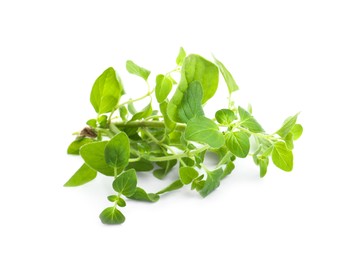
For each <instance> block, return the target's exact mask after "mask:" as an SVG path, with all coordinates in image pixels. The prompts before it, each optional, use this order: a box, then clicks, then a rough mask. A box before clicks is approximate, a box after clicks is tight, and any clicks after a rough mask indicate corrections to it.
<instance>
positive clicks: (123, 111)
mask: <svg viewBox="0 0 363 260" xmlns="http://www.w3.org/2000/svg"><path fill="white" fill-rule="evenodd" d="M119 112H120V117H121V119H122V121H127V114H128V111H127V108H126V107H125V106H122V107H120V108H119Z"/></svg>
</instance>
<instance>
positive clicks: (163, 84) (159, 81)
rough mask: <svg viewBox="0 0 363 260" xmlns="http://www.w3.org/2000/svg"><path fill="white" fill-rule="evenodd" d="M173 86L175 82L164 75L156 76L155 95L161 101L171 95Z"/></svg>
mask: <svg viewBox="0 0 363 260" xmlns="http://www.w3.org/2000/svg"><path fill="white" fill-rule="evenodd" d="M172 87H173V82H172V81H171V80H170V79H169V78H168V77H165V76H164V75H161V74H160V75H158V76H157V77H156V87H155V96H156V99H157V101H158V102H159V103H161V102H163V101H164V100H165V99H166V98H167V97H168V95H169V93H170V91H171V89H172Z"/></svg>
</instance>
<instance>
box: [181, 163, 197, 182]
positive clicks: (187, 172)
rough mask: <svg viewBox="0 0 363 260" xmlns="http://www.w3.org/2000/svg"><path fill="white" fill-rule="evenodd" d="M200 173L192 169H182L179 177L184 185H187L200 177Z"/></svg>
mask: <svg viewBox="0 0 363 260" xmlns="http://www.w3.org/2000/svg"><path fill="white" fill-rule="evenodd" d="M198 175H199V174H198V172H197V171H196V170H195V169H194V168H192V167H188V166H186V167H180V169H179V177H180V180H181V182H182V183H183V184H185V185H187V184H189V183H191V182H192V181H193V180H194V179H195V178H197V177H198Z"/></svg>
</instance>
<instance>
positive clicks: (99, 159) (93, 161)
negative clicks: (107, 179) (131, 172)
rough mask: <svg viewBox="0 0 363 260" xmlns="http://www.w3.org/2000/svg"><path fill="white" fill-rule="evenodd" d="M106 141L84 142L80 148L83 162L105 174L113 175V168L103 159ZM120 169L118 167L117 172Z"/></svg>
mask: <svg viewBox="0 0 363 260" xmlns="http://www.w3.org/2000/svg"><path fill="white" fill-rule="evenodd" d="M107 143H108V141H102V142H92V143H89V144H85V145H83V146H82V147H81V149H80V154H81V156H82V158H83V160H84V162H85V163H86V164H87V165H88V166H89V167H91V168H92V169H94V170H96V171H98V172H100V173H103V174H105V175H107V176H114V168H113V167H111V166H109V165H108V164H107V163H106V160H105V147H106V145H107ZM121 171H122V169H118V171H117V172H118V173H119V172H121Z"/></svg>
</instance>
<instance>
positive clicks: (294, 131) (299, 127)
mask: <svg viewBox="0 0 363 260" xmlns="http://www.w3.org/2000/svg"><path fill="white" fill-rule="evenodd" d="M303 130H304V129H303V127H302V125H300V124H296V125H294V127H293V128H292V129H291V133H292V135H293V136H294V140H295V141H296V140H297V139H299V138H300V136H301V135H302V133H303Z"/></svg>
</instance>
